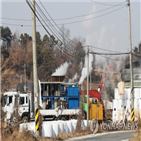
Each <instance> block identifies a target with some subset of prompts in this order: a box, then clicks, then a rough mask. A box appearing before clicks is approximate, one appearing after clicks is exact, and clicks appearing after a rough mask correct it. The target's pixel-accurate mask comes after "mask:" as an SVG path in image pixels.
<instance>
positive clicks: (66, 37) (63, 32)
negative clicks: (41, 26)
mask: <svg viewBox="0 0 141 141" xmlns="http://www.w3.org/2000/svg"><path fill="white" fill-rule="evenodd" d="M39 2H40V4H41V5H42V7H43V9H44V10H45V11H46V13H47V14H48V15H49V17H50V18H51V20H52V21H53V23H54V24H55V25H56V27H57V28H58V29H59V31H61V33H62V34H63V35H64V36H65V37H66V38H67V39H69V41H71V42H72V43H73V44H76V43H74V42H73V41H72V40H71V39H70V38H69V37H68V36H67V35H65V34H64V32H63V31H62V30H61V28H59V26H58V25H57V24H56V23H55V21H54V20H53V18H52V17H51V15H50V14H49V12H48V11H47V10H46V9H45V7H44V5H43V4H42V2H41V1H40V0H39Z"/></svg>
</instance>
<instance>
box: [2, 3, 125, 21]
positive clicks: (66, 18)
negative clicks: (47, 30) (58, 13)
mask: <svg viewBox="0 0 141 141" xmlns="http://www.w3.org/2000/svg"><path fill="white" fill-rule="evenodd" d="M123 3H126V2H122V3H119V4H117V5H113V6H112V7H109V8H105V9H102V10H99V11H96V12H92V13H90V14H83V15H78V16H72V17H65V18H59V19H53V20H54V21H59V20H70V19H75V18H79V17H85V16H89V15H93V14H97V13H100V12H103V11H106V10H109V9H112V8H114V7H115V6H121V4H123ZM0 18H1V19H5V20H13V21H31V20H30V19H15V18H4V17H0Z"/></svg>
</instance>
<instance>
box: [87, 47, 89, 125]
mask: <svg viewBox="0 0 141 141" xmlns="http://www.w3.org/2000/svg"><path fill="white" fill-rule="evenodd" d="M88 125H89V46H88V48H87V126H88Z"/></svg>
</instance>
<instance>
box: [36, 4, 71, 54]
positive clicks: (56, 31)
mask: <svg viewBox="0 0 141 141" xmlns="http://www.w3.org/2000/svg"><path fill="white" fill-rule="evenodd" d="M36 6H37V7H38V9H39V11H40V12H41V13H42V15H43V16H44V18H45V19H47V21H48V23H49V25H52V23H51V22H50V21H49V19H48V18H47V17H46V15H45V14H44V12H43V11H42V10H41V8H40V6H39V5H38V4H37V3H36ZM46 12H47V11H46ZM48 15H49V13H48ZM49 16H50V15H49ZM50 18H51V16H50ZM54 23H55V22H54ZM55 24H56V23H55ZM57 27H58V26H57ZM51 28H52V30H53V31H54V32H55V33H54V32H53V31H52V30H51V32H52V33H53V34H54V35H55V36H56V37H57V38H58V36H59V40H60V37H61V34H60V33H59V32H58V30H57V29H56V28H55V27H54V26H51V27H50V28H49V29H51ZM58 29H59V30H60V31H61V32H62V30H61V29H60V28H59V27H58ZM56 34H57V35H56ZM64 35H65V34H64ZM65 36H66V35H65ZM66 37H67V36H66ZM61 38H62V37H61ZM67 38H68V37H67ZM68 39H69V38H68ZM69 40H70V41H71V39H69ZM61 42H63V43H64V45H65V42H64V41H62V40H61ZM67 43H68V44H67V46H68V45H69V46H70V47H72V45H71V44H70V43H69V42H67ZM67 48H68V47H67ZM68 49H69V51H71V52H72V54H73V52H74V50H73V48H68Z"/></svg>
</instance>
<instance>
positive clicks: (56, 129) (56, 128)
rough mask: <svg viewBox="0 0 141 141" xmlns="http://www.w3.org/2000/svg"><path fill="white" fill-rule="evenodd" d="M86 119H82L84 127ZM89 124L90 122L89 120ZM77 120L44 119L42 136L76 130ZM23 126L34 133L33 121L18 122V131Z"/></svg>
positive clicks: (51, 135)
mask: <svg viewBox="0 0 141 141" xmlns="http://www.w3.org/2000/svg"><path fill="white" fill-rule="evenodd" d="M86 123H87V121H86V120H84V125H83V127H84V128H85V127H86ZM89 123H90V124H91V122H89ZM76 125H77V120H74V119H73V120H69V121H61V120H59V121H44V122H43V124H42V136H43V137H55V136H58V134H59V133H60V132H63V133H70V132H72V131H75V130H76ZM23 128H27V129H28V130H30V131H33V132H34V133H35V122H30V123H22V124H20V131H22V129H23Z"/></svg>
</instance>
